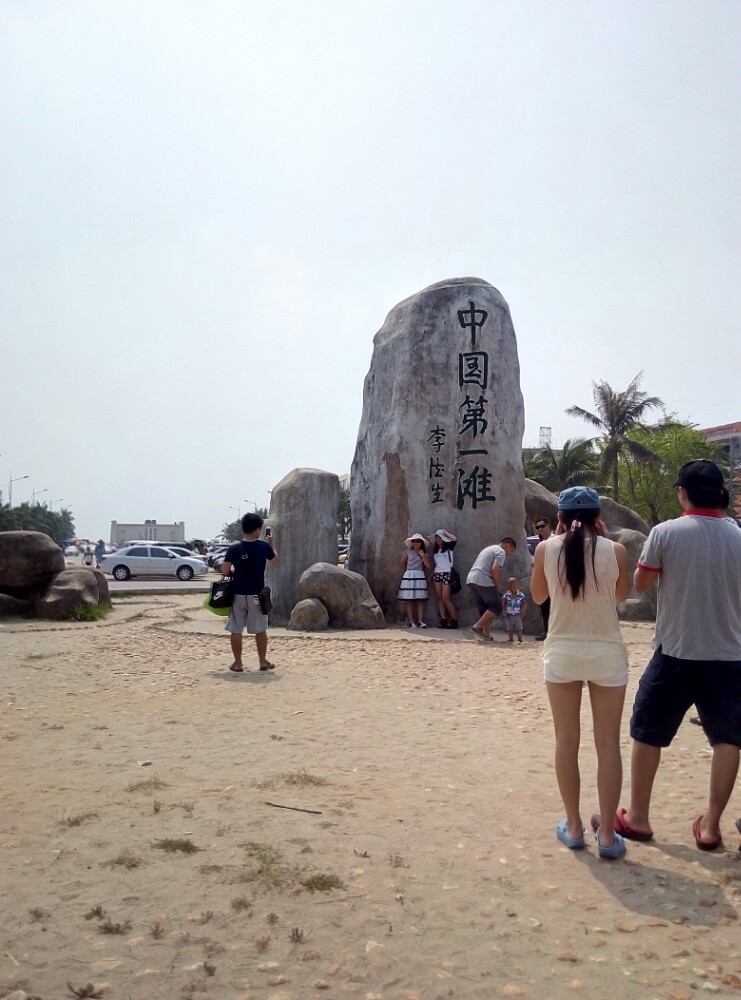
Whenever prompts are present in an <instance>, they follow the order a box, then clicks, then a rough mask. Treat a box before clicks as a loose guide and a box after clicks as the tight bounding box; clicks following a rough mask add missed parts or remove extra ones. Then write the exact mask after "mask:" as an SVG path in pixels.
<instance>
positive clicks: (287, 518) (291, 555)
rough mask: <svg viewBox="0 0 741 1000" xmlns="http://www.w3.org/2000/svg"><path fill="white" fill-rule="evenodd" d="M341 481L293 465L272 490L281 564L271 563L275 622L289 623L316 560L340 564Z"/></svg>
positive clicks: (269, 573)
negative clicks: (300, 587)
mask: <svg viewBox="0 0 741 1000" xmlns="http://www.w3.org/2000/svg"><path fill="white" fill-rule="evenodd" d="M339 502H340V480H339V477H338V476H336V475H335V474H334V473H333V472H322V471H321V470H320V469H293V470H292V471H291V472H289V473H288V475H286V476H284V477H283V479H281V481H280V482H279V483H278V485H277V486H275V487H274V488H273V490H272V492H271V494H270V515H269V517H268V518H267V521H266V523H267V524H268V525H270V527H271V529H272V532H273V537H274V538H275V548H276V551H277V553H278V557H279V562H278V565H277V566H276V567H274V568H273V567H272V566H269V567H268V570H267V574H266V583H268V584H269V586H270V587H272V589H273V611H272V613H271V616H270V617H271V621H272V622H274V623H275V624H276V625H286V624H287V623H288V622H289V620H290V618H291V611H292V610H293V606H294V604H296V602H297V600H298V599H299V598H298V581H299V578H300V577H301V574H302V573H303V572H304V570H305V569H308V568H309V566H313V565H314V563H317V562H328V563H332V564H333V565H335V566H336V565H337V507H338V506H339Z"/></svg>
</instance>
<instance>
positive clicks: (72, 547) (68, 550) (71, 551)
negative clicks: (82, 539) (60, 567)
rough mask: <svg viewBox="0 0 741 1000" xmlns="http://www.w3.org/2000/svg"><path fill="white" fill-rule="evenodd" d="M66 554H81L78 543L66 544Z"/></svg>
mask: <svg viewBox="0 0 741 1000" xmlns="http://www.w3.org/2000/svg"><path fill="white" fill-rule="evenodd" d="M64 554H65V555H66V556H79V554H80V550H79V549H78V548H77V546H76V545H65V547H64Z"/></svg>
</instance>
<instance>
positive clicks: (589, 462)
mask: <svg viewBox="0 0 741 1000" xmlns="http://www.w3.org/2000/svg"><path fill="white" fill-rule="evenodd" d="M598 466H599V454H598V453H597V452H596V451H595V448H594V441H593V439H592V438H573V439H572V438H569V440H568V441H564V443H563V448H561V449H560V450H554V449H553V448H551V446H550V445H546V447H545V448H541V449H540V450H539V451H536V452H535V454H534V455H533V456H532V457H531V458H530V459H529V460H528V461H527V464H526V468H525V474H526V475H527V477H528V479H533V480H535V482H536V483H540V485H541V486H545V488H546V489H547V490H550V491H551V492H552V493H559V492H560V491H561V490H565V489H567V488H568V487H569V486H593V485H594V484H595V482H596V481H597V475H598Z"/></svg>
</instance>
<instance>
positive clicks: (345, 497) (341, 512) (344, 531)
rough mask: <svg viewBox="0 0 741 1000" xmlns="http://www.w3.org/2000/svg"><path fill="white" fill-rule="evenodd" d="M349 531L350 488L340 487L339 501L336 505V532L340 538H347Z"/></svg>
mask: <svg viewBox="0 0 741 1000" xmlns="http://www.w3.org/2000/svg"><path fill="white" fill-rule="evenodd" d="M351 531H352V513H351V511H350V490H347V489H340V502H339V505H338V507H337V532H338V534H339V535H340V536H341V537H342V538H347V536H348V535H349V534H350V532H351Z"/></svg>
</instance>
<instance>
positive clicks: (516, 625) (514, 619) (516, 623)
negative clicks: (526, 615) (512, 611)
mask: <svg viewBox="0 0 741 1000" xmlns="http://www.w3.org/2000/svg"><path fill="white" fill-rule="evenodd" d="M504 621H505V625H506V626H507V631H508V632H522V615H507V617H506V618H505V620H504Z"/></svg>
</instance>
